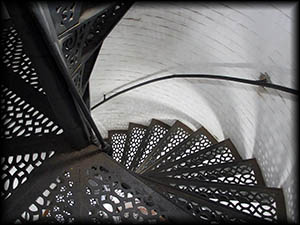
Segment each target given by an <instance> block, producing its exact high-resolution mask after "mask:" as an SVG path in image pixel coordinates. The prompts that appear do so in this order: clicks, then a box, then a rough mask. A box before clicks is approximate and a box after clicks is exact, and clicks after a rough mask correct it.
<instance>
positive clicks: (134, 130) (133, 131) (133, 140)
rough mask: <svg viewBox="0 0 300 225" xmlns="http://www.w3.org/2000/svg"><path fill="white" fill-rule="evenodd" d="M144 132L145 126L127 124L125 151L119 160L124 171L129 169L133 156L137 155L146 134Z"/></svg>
mask: <svg viewBox="0 0 300 225" xmlns="http://www.w3.org/2000/svg"><path fill="white" fill-rule="evenodd" d="M146 130H147V126H143V125H140V124H136V123H129V127H128V132H127V139H126V143H125V150H124V154H123V156H122V160H121V164H123V165H124V166H125V167H126V169H129V166H130V165H131V163H132V161H133V159H134V156H135V154H136V153H137V151H138V149H139V147H140V145H141V143H142V140H143V138H144V136H145V134H146Z"/></svg>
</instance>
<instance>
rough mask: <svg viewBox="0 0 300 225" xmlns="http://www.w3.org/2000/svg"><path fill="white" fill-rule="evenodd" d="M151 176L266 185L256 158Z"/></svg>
mask: <svg viewBox="0 0 300 225" xmlns="http://www.w3.org/2000/svg"><path fill="white" fill-rule="evenodd" d="M148 176H150V175H148ZM151 176H153V177H157V178H160V179H163V178H164V177H170V178H180V179H187V180H188V179H196V180H200V181H209V182H217V183H225V184H240V185H249V186H254V185H265V182H264V179H263V177H262V174H261V171H260V169H259V167H258V165H257V163H256V160H253V159H250V160H244V161H240V162H236V163H226V164H223V165H215V166H207V167H202V168H193V169H181V170H175V171H170V172H165V173H153V174H151Z"/></svg>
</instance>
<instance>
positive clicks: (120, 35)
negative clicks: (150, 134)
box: [91, 2, 298, 221]
mask: <svg viewBox="0 0 300 225" xmlns="http://www.w3.org/2000/svg"><path fill="white" fill-rule="evenodd" d="M294 10H295V7H294V6H293V5H287V4H279V5H276V4H272V5H271V4H270V5H266V4H265V5H251V4H242V3H240V4H238V5H236V4H235V5H234V4H231V5H230V4H205V3H179V2H178V3H163V4H158V3H149V2H138V3H136V4H134V5H133V7H132V8H131V9H130V10H129V11H128V13H127V14H126V15H125V17H124V18H123V19H122V20H121V22H120V23H119V24H118V25H117V27H116V28H115V29H114V30H113V31H112V33H111V34H110V35H109V37H108V38H107V39H106V41H105V42H104V44H103V46H102V49H101V51H100V54H99V57H98V59H97V62H96V65H95V68H94V70H93V73H92V79H91V97H92V105H94V104H95V103H97V102H99V101H100V100H102V98H103V95H104V94H107V95H109V92H110V91H112V90H114V89H116V88H118V87H120V86H123V87H126V85H132V84H136V82H139V81H143V80H147V79H151V78H155V77H159V76H163V75H167V74H175V73H211V74H225V75H230V76H237V77H242V78H249V79H258V77H259V75H260V73H261V72H267V73H268V74H269V75H270V77H271V80H272V82H273V83H276V84H281V85H285V86H288V87H294V88H296V75H295V73H294V71H295V66H294V61H293V58H294V53H293V48H294V46H293V37H295V34H294V27H293V26H294V22H295V20H296V19H295V15H294ZM297 101H298V98H295V97H293V96H291V95H289V94H285V93H282V92H277V91H274V90H270V89H268V90H264V89H262V88H258V87H253V86H250V85H244V84H237V83H232V82H225V81H216V80H195V79H194V80H187V79H180V80H171V81H170V80H169V81H163V82H160V83H155V84H152V85H149V86H146V87H143V88H140V89H137V90H134V91H132V92H129V93H127V94H124V95H122V96H119V97H117V98H115V99H114V100H111V101H109V102H107V103H105V104H103V105H102V106H100V107H99V108H97V109H96V110H94V111H93V116H94V118H95V120H96V122H97V124H98V127H99V129H100V131H101V132H102V133H103V134H104V136H105V135H107V130H109V129H122V128H124V129H125V128H127V125H128V122H136V123H142V124H149V122H150V120H151V118H157V119H160V120H162V121H165V122H167V123H169V124H172V123H173V122H174V121H175V119H179V120H181V121H182V122H184V123H186V124H187V125H188V126H190V127H191V128H193V129H197V128H199V127H200V126H201V125H203V126H204V127H206V128H207V129H208V130H209V131H210V132H211V133H212V134H214V135H215V136H216V137H217V139H218V140H219V141H220V140H223V139H224V138H227V137H229V138H231V140H232V141H233V143H234V144H235V145H236V147H237V149H238V150H239V152H240V154H241V155H242V157H244V158H252V157H255V158H257V160H258V163H259V164H260V167H261V169H262V172H263V174H264V177H265V180H266V183H267V185H268V186H273V187H282V188H284V192H285V198H286V204H287V212H288V216H289V218H290V220H292V221H297V220H298V219H297V215H296V212H297V211H296V207H297V206H296V202H295V201H296V196H295V195H296V187H295V185H296V184H297V182H296V177H297V176H296V174H295V173H294V172H295V171H296V168H297V167H296V163H298V162H296V160H297V158H296V157H295V151H296V150H297V146H296V135H295V128H296V124H297V122H296V121H295V120H296V118H295V110H296V109H295V105H296V103H297Z"/></svg>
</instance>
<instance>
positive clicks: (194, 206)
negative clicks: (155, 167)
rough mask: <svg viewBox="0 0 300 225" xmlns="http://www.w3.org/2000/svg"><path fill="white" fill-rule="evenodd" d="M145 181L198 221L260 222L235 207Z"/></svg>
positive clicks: (151, 181)
mask: <svg viewBox="0 0 300 225" xmlns="http://www.w3.org/2000/svg"><path fill="white" fill-rule="evenodd" d="M144 181H145V183H147V184H148V185H149V186H150V187H152V188H153V189H154V190H155V191H157V192H158V193H160V194H162V195H163V196H165V197H166V198H168V199H169V200H170V201H172V202H173V203H174V204H175V205H176V206H177V207H179V208H181V209H183V210H185V211H186V212H188V213H189V214H191V215H193V216H194V217H195V218H196V219H197V220H198V221H199V222H200V223H201V222H202V223H203V222H204V223H212V224H215V223H250V222H251V223H253V222H255V223H262V222H264V221H263V220H262V219H260V218H257V217H254V216H251V215H249V214H246V213H242V212H240V211H238V210H236V209H233V208H229V207H227V206H224V205H221V204H216V203H215V202H212V201H210V200H207V199H206V198H204V197H201V196H199V195H198V194H195V193H192V192H188V191H185V190H178V188H174V187H171V186H170V185H165V184H162V183H159V182H154V181H153V180H150V179H149V178H147V177H144Z"/></svg>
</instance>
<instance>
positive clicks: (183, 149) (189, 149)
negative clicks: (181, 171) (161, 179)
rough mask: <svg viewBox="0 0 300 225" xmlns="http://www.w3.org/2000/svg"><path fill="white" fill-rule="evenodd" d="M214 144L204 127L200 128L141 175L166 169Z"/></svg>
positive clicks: (214, 141) (213, 139)
mask: <svg viewBox="0 0 300 225" xmlns="http://www.w3.org/2000/svg"><path fill="white" fill-rule="evenodd" d="M216 143H217V141H216V139H215V138H214V137H213V136H212V135H211V134H210V133H209V132H208V131H207V130H206V129H205V128H204V127H201V128H200V129H198V130H197V131H195V132H194V133H193V134H192V135H191V136H190V137H189V138H187V139H186V140H185V141H183V142H182V143H181V144H180V145H178V146H176V147H175V148H174V149H172V150H171V151H169V152H168V153H167V154H165V155H164V156H163V157H160V158H159V159H158V160H156V161H155V162H154V163H153V164H151V165H150V166H148V168H147V169H146V170H144V171H143V173H147V172H148V171H150V172H152V171H156V170H158V171H159V170H160V169H161V168H162V167H168V165H169V164H170V163H172V162H174V161H178V160H180V159H183V158H185V157H187V156H189V155H192V154H195V153H197V152H201V151H202V150H204V149H206V148H208V147H210V146H211V145H213V144H216Z"/></svg>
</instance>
